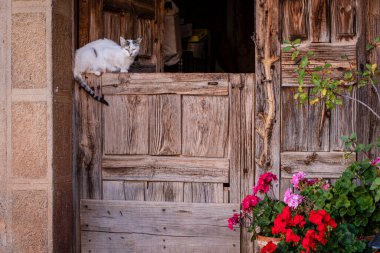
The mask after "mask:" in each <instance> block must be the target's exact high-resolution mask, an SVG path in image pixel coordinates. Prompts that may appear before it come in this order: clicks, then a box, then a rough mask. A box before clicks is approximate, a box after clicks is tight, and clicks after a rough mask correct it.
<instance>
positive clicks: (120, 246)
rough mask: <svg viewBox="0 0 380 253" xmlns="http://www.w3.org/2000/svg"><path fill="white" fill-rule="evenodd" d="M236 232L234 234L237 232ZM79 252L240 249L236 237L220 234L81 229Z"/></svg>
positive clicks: (183, 252) (167, 252) (230, 252)
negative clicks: (136, 232)
mask: <svg viewBox="0 0 380 253" xmlns="http://www.w3.org/2000/svg"><path fill="white" fill-rule="evenodd" d="M236 234H237V233H236ZM81 237H82V238H81V239H82V252H93V253H109V252H113V253H177V252H181V253H194V252H218V253H237V252H239V244H236V243H237V242H238V240H236V239H235V238H233V239H231V238H222V237H215V236H213V237H211V238H210V236H204V237H198V236H197V237H177V236H157V235H154V234H153V235H149V234H134V233H132V234H131V233H116V234H113V233H107V232H91V231H83V232H82V234H81Z"/></svg>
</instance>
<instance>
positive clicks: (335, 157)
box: [281, 152, 355, 178]
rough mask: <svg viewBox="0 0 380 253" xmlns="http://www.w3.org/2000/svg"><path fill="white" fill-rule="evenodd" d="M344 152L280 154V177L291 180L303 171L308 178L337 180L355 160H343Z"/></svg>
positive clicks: (352, 157) (352, 156) (351, 158)
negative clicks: (295, 174) (294, 175)
mask: <svg viewBox="0 0 380 253" xmlns="http://www.w3.org/2000/svg"><path fill="white" fill-rule="evenodd" d="M343 155H344V152H284V153H281V177H282V178H292V176H293V174H294V173H297V172H299V171H303V172H305V173H306V175H307V177H309V178H320V177H325V178H338V177H340V175H341V174H342V172H343V171H344V170H345V169H346V167H347V166H348V165H349V164H350V163H351V162H353V161H354V160H355V154H353V155H351V156H350V159H344V157H343Z"/></svg>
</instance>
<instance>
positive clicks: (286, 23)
mask: <svg viewBox="0 0 380 253" xmlns="http://www.w3.org/2000/svg"><path fill="white" fill-rule="evenodd" d="M282 19H283V20H282V25H283V30H282V38H283V40H294V39H297V38H302V39H307V38H308V27H309V20H308V4H307V0H284V1H282Z"/></svg>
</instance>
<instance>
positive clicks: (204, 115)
mask: <svg viewBox="0 0 380 253" xmlns="http://www.w3.org/2000/svg"><path fill="white" fill-rule="evenodd" d="M182 108H183V109H182V111H183V115H182V129H183V130H182V131H183V132H182V154H183V155H186V156H207V157H225V154H226V151H227V148H226V147H227V143H228V142H227V138H228V98H227V97H225V96H183V97H182Z"/></svg>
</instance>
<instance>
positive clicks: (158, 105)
mask: <svg viewBox="0 0 380 253" xmlns="http://www.w3.org/2000/svg"><path fill="white" fill-rule="evenodd" d="M149 119H150V120H149V125H150V128H149V132H150V135H149V136H150V139H149V144H150V145H149V154H151V155H179V154H181V97H180V96H176V95H154V96H151V97H150V104H149Z"/></svg>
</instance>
